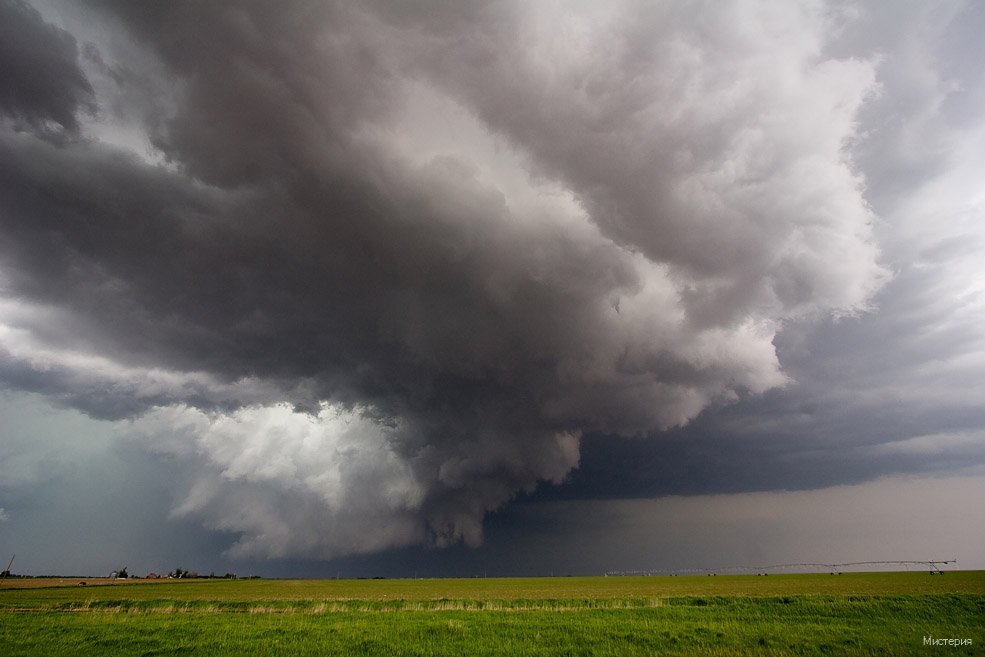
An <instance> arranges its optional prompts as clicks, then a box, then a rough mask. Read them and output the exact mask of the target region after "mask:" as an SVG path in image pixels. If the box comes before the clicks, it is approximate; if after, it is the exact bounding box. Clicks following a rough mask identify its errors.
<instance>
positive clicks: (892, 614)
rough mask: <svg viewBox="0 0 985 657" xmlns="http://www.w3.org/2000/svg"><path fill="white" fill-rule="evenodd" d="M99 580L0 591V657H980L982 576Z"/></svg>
mask: <svg viewBox="0 0 985 657" xmlns="http://www.w3.org/2000/svg"><path fill="white" fill-rule="evenodd" d="M99 583H100V582H97V581H90V583H89V585H87V586H85V587H81V586H78V585H77V584H78V580H66V581H65V582H64V583H63V585H61V586H59V585H58V584H59V582H58V581H53V580H8V581H7V582H4V584H3V587H2V588H0V655H4V656H6V655H11V656H12V655H46V656H52V655H655V654H668V655H873V654H878V655H923V654H941V653H943V654H948V655H971V654H985V651H983V648H982V646H983V644H985V572H981V571H968V572H963V571H954V572H949V573H947V574H946V575H943V576H931V575H929V574H928V573H926V572H920V573H915V572H912V573H846V574H844V575H840V576H832V575H828V574H823V575H771V576H769V577H757V576H755V575H752V576H750V575H739V576H719V577H608V578H530V579H459V580H355V581H352V580H343V581H334V580H238V581H229V580H191V581H162V582H139V583H115V582H114V583H105V584H106V585H102V586H97V585H96V584H99ZM44 584H49V586H43V585H44ZM925 636H930V637H933V638H934V639H959V640H964V639H970V641H971V644H970V645H968V644H965V645H925V644H924V637H925Z"/></svg>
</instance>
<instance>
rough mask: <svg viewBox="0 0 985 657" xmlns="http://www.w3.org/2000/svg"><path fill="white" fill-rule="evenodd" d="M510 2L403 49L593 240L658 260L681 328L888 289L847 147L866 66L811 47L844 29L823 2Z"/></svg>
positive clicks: (869, 74) (783, 313) (866, 87)
mask: <svg viewBox="0 0 985 657" xmlns="http://www.w3.org/2000/svg"><path fill="white" fill-rule="evenodd" d="M511 9H512V11H514V12H515V13H516V14H518V15H519V17H515V16H512V15H511V18H513V19H514V20H505V19H504V20H500V21H498V22H496V21H489V22H488V23H482V24H481V25H479V26H476V27H474V33H470V36H472V37H473V38H471V39H460V38H459V36H460V34H459V33H458V32H452V33H447V32H442V31H439V30H435V31H434V32H433V33H431V34H430V36H431V38H432V39H433V41H432V42H431V43H430V44H426V46H423V47H422V46H420V44H416V43H414V42H413V41H412V43H411V44H410V45H408V44H403V45H408V47H409V48H410V49H411V52H413V48H412V46H413V45H418V50H419V51H420V52H421V53H422V54H420V55H419V59H418V60H417V61H418V68H417V69H416V70H418V71H419V74H420V75H424V76H428V78H429V79H430V80H432V81H433V84H435V85H436V86H437V87H438V88H441V89H445V90H447V91H448V93H450V94H452V95H453V96H454V97H456V98H458V99H459V101H460V102H462V103H464V104H465V105H466V106H468V107H471V108H473V110H474V111H475V113H476V114H477V116H478V117H479V118H480V119H481V120H482V121H483V122H484V123H485V124H486V125H487V126H489V128H490V129H492V130H493V131H495V132H496V133H497V134H500V135H503V136H504V137H505V138H506V139H508V140H509V142H510V143H511V144H512V145H513V146H514V147H515V148H517V149H518V150H519V151H520V152H521V153H523V154H524V155H525V156H526V157H528V158H529V163H530V164H529V166H530V168H531V169H532V171H533V172H534V173H535V174H537V175H539V176H543V177H544V178H546V179H548V180H559V181H561V182H562V183H563V184H564V185H566V186H567V188H568V189H569V190H570V191H571V193H572V194H573V195H574V196H575V197H576V198H577V199H578V201H579V202H580V203H581V204H582V205H583V206H584V207H585V208H586V210H587V211H588V214H589V216H590V219H591V221H592V222H594V223H595V224H596V225H598V226H599V227H600V229H601V230H602V232H603V234H604V235H606V236H607V237H609V238H611V239H614V240H615V241H616V242H617V243H619V244H622V245H625V246H627V247H629V248H631V249H633V250H639V251H640V252H641V253H643V254H645V255H646V256H647V257H648V258H650V259H652V260H653V261H655V262H660V263H663V264H666V265H668V266H669V267H670V271H671V275H672V276H673V277H675V279H676V280H678V281H679V283H680V287H681V291H682V293H683V296H682V304H681V306H682V307H683V309H686V310H687V311H688V312H689V314H690V316H691V318H692V321H695V322H696V323H698V324H699V325H700V324H701V323H703V322H709V323H727V322H735V321H741V318H742V317H744V316H747V315H748V314H750V313H753V314H756V315H767V316H769V317H776V318H784V317H795V316H798V315H803V314H805V313H806V314H812V313H815V312H816V311H817V310H819V309H820V310H837V311H839V312H851V311H852V310H855V309H858V308H861V307H863V306H864V305H865V303H866V301H867V299H868V298H869V296H870V295H871V294H872V292H873V291H874V290H876V289H878V287H879V286H880V284H881V282H882V281H884V280H885V276H886V273H885V271H884V270H883V269H882V268H881V267H880V266H879V264H878V255H877V248H876V246H875V244H874V242H873V240H872V234H871V223H872V221H873V219H874V217H873V216H872V214H871V212H870V211H869V209H868V207H867V204H866V203H865V201H864V200H863V198H862V193H861V192H862V186H863V184H864V181H863V180H862V179H861V178H860V177H859V175H858V173H857V172H856V171H855V170H854V168H853V166H852V162H851V159H850V156H849V155H848V151H847V147H848V146H850V145H851V144H852V143H853V142H854V141H855V140H856V139H857V137H858V135H857V134H856V115H857V112H858V110H859V109H860V107H861V106H862V103H863V102H864V101H865V100H866V99H868V98H870V97H871V96H872V95H873V94H874V93H875V92H876V91H877V89H878V86H877V84H876V72H877V63H876V60H875V58H874V57H873V58H872V59H870V60H860V59H850V58H846V59H832V58H827V57H825V56H824V55H823V54H822V51H823V48H824V46H825V44H826V41H827V40H828V39H829V38H831V36H832V35H833V34H834V33H836V32H837V30H838V29H839V28H840V25H839V24H838V23H836V22H835V21H834V19H832V18H831V17H829V16H828V15H827V13H826V10H825V8H824V7H823V6H822V5H821V4H820V3H807V2H805V3H782V4H781V3H751V2H737V3H728V4H726V5H723V4H722V3H696V4H692V5H688V7H687V8H682V7H679V6H676V5H673V4H671V3H667V4H654V3H635V2H624V3H612V4H611V6H610V7H609V8H608V11H606V12H605V13H606V14H607V15H606V16H605V17H601V18H600V17H598V16H593V17H590V18H589V17H586V16H584V15H582V14H581V13H579V12H578V11H576V10H574V9H572V8H571V7H568V6H565V5H551V4H538V5H537V6H536V7H534V8H529V7H526V6H524V7H522V8H517V7H512V8H511ZM421 20H422V24H426V22H427V21H426V19H425V18H423V17H422V19H421ZM463 29H468V26H466V27H464V28H463ZM425 33H427V31H426V30H425ZM415 38H416V37H415ZM428 46H430V48H429V47H428ZM449 51H450V52H452V53H454V56H448V52H449Z"/></svg>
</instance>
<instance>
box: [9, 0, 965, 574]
mask: <svg viewBox="0 0 985 657" xmlns="http://www.w3.org/2000/svg"><path fill="white" fill-rule="evenodd" d="M40 9H41V10H42V11H41V12H39V11H38V10H36V9H34V8H32V7H29V6H27V5H25V4H23V3H21V2H16V1H10V0H7V1H5V2H3V3H0V11H2V14H3V20H0V24H2V25H4V28H3V30H4V31H5V33H6V32H9V33H10V34H16V35H20V36H19V37H18V38H17V39H9V40H8V39H0V43H3V46H2V50H0V67H2V68H0V74H2V75H3V78H4V80H5V82H4V85H3V92H2V94H3V95H2V96H0V112H2V114H3V118H2V119H0V187H2V193H0V381H2V383H3V385H4V386H5V387H7V388H10V389H12V390H19V391H28V392H33V393H38V394H40V395H42V396H43V397H44V398H46V399H48V400H49V401H50V402H51V403H54V404H56V405H60V406H63V407H68V408H74V409H78V410H80V411H82V412H84V413H86V414H88V415H90V416H91V417H93V418H98V419H104V420H111V421H113V422H115V423H116V424H115V427H116V433H117V440H118V441H119V442H120V443H121V444H125V445H127V446H129V447H128V448H136V449H139V450H143V451H144V452H146V453H147V454H149V455H152V456H153V457H154V458H159V459H161V460H162V462H166V463H170V464H171V465H170V466H169V467H171V468H174V469H175V470H176V471H180V472H181V473H182V478H181V480H182V482H183V485H182V490H180V491H176V493H175V494H176V498H175V500H174V505H173V510H172V513H173V514H174V515H175V516H181V517H187V518H194V519H196V520H197V521H200V522H201V523H203V524H204V525H205V526H207V527H209V528H212V529H216V530H221V531H224V532H230V533H232V534H233V535H234V536H236V537H237V540H236V542H235V544H234V545H233V546H232V547H231V548H230V553H231V554H232V555H234V556H239V557H249V558H252V557H278V558H281V557H292V558H293V557H302V558H306V557H317V558H331V557H338V556H343V555H351V554H359V553H367V552H377V551H381V550H386V549H390V548H396V547H405V546H411V545H419V544H426V545H438V546H445V545H450V544H454V543H458V542H464V543H466V544H468V545H478V544H480V543H481V541H482V527H483V519H484V517H485V516H486V514H488V513H489V512H491V511H493V510H496V509H499V508H501V507H502V506H503V505H504V504H506V503H507V502H509V501H510V500H512V499H514V498H515V497H516V496H517V495H518V494H520V493H528V494H529V493H533V492H534V491H535V490H537V488H538V486H539V485H540V484H541V483H542V482H551V483H554V484H562V483H563V482H565V480H566V478H568V477H569V476H570V474H571V473H572V471H573V470H574V469H575V468H576V467H577V466H578V465H579V460H580V456H581V441H582V440H583V438H584V437H585V436H591V437H592V438H591V440H592V445H593V450H598V451H599V452H600V453H605V451H606V449H607V448H606V445H610V444H611V445H613V446H614V447H613V449H612V451H611V454H613V455H618V454H624V453H625V451H624V449H623V448H622V447H619V446H620V445H624V444H626V443H625V441H627V440H630V439H631V440H634V441H642V442H636V443H633V444H640V445H651V446H653V447H652V449H654V450H656V451H657V452H659V451H660V447H659V446H660V445H661V444H663V445H667V444H673V441H674V440H676V438H675V436H679V435H681V432H687V431H688V430H689V426H690V423H691V422H692V421H693V420H694V419H695V418H696V417H698V416H699V414H701V413H702V412H703V411H705V412H706V415H705V416H702V417H705V418H708V419H706V420H705V421H704V425H701V426H705V427H707V426H714V427H715V431H708V432H706V433H705V434H704V435H702V434H701V433H700V432H692V433H690V434H687V435H688V436H689V439H688V440H689V442H688V445H691V444H692V442H693V443H694V444H695V445H697V447H696V449H699V450H700V449H712V450H713V451H714V450H716V449H718V448H717V447H715V446H716V445H718V444H719V443H720V441H721V436H720V435H719V434H718V433H717V432H718V430H721V429H722V428H723V427H726V428H727V427H730V426H731V427H732V430H731V435H740V436H741V435H744V433H743V432H744V431H746V433H748V431H747V430H748V427H749V426H751V424H753V423H755V422H756V421H757V420H756V419H755V418H756V409H757V406H756V405H757V404H765V405H767V406H768V404H769V401H770V400H773V399H777V398H778V396H779V398H782V397H783V395H789V396H791V397H795V398H799V397H798V395H801V394H802V393H803V391H804V388H803V387H802V382H803V380H804V377H805V376H807V377H808V379H809V381H808V383H810V379H812V378H813V380H814V381H815V383H817V382H818V381H820V380H821V379H819V378H817V377H813V375H812V374H811V372H814V371H815V370H814V369H813V368H814V367H815V365H814V364H813V361H811V360H810V359H801V358H799V357H798V352H797V348H796V344H797V343H796V336H798V335H814V333H812V331H815V330H816V327H818V326H821V327H825V326H835V327H837V326H841V325H843V324H844V323H851V322H856V323H857V322H861V321H865V320H864V318H865V317H866V316H868V315H870V314H872V313H873V312H876V311H877V306H876V305H874V303H873V302H874V300H883V302H885V303H887V304H891V303H892V302H893V300H894V299H895V298H897V296H898V297H899V298H901V299H904V300H911V299H912V298H913V297H912V295H911V292H912V290H913V289H915V288H914V287H913V286H912V285H911V282H912V283H913V285H920V284H921V283H920V281H922V282H923V283H924V284H927V285H929V284H930V280H931V279H928V278H920V281H915V279H911V278H908V277H910V276H911V274H910V273H909V272H907V271H901V269H900V267H899V266H897V264H898V262H897V261H894V258H902V257H903V256H902V255H901V254H902V253H903V252H902V250H901V247H899V246H898V244H897V243H896V242H894V241H893V240H891V239H889V237H887V234H888V233H887V234H884V233H883V232H880V231H881V230H882V229H881V228H880V221H885V220H886V219H887V217H895V216H897V215H898V214H899V212H900V209H899V207H896V206H891V205H890V204H889V201H888V200H884V199H889V198H891V197H892V198H898V197H896V196H892V195H891V194H890V193H889V192H888V191H887V190H888V189H889V187H888V184H889V183H888V182H886V181H888V180H889V179H890V178H891V177H892V175H894V172H895V171H897V170H898V167H899V166H903V165H902V164H900V163H899V162H897V163H896V164H893V163H892V162H889V161H888V160H887V159H886V158H885V157H876V156H874V155H873V154H872V153H873V152H874V150H875V151H879V152H885V151H887V149H888V148H889V146H888V144H898V143H899V140H898V139H896V138H895V137H893V135H889V136H887V135H886V133H885V132H883V133H879V134H878V135H876V136H875V137H872V136H871V135H870V134H868V133H867V132H866V131H865V130H863V128H862V127H861V125H862V123H861V122H862V121H864V120H865V117H866V116H867V114H866V112H869V111H871V110H870V108H872V107H873V106H878V104H879V103H881V102H886V101H884V100H883V99H885V98H886V94H887V93H889V92H892V91H893V90H894V89H895V87H893V84H892V80H891V79H887V80H884V79H882V78H880V75H881V74H883V73H884V72H885V71H890V72H891V71H893V70H895V69H893V68H892V66H894V65H895V64H887V63H886V61H887V60H886V56H885V54H884V53H883V52H880V50H879V49H878V48H875V47H870V48H866V47H860V46H859V45H858V43H856V42H855V41H853V38H854V36H853V32H852V30H853V29H856V28H855V27H854V26H855V25H858V24H860V23H861V24H864V21H865V20H871V18H867V17H866V16H865V15H863V16H862V17H861V18H860V16H859V15H858V12H855V11H852V10H851V8H850V7H843V6H841V5H838V6H837V7H832V6H829V5H827V4H824V3H819V2H797V3H748V2H735V3H724V4H723V3H688V4H683V5H682V4H678V3H648V2H619V3H606V4H604V5H602V4H599V5H597V6H596V5H588V6H585V7H574V6H566V5H559V4H558V5H555V4H542V3H536V4H531V3H513V2H495V3H483V4H481V5H480V4H473V3H461V4H458V3H453V4H450V5H445V4H443V3H410V4H399V5H396V6H392V5H390V3H366V4H358V5H353V4H351V3H307V2H286V3H278V4H276V5H274V4H272V3H268V2H236V3H232V2H210V3H197V2H173V3H158V4H150V3H132V2H94V3H92V4H91V5H86V6H85V8H79V7H68V6H65V5H59V4H44V5H41V6H40ZM8 79H9V80H11V83H10V84H8V83H7V82H6V80H8ZM928 84H929V83H928ZM880 140H883V141H880ZM860 144H865V145H866V146H865V148H869V149H870V150H865V149H864V148H863V147H862V146H860ZM880 144H881V145H880ZM873 149H874V150H873ZM880 149H881V150H880ZM900 157H902V156H900ZM942 157H943V156H942ZM877 163H878V164H879V165H880V166H882V167H883V168H882V169H880V168H879V167H878V166H877ZM894 167H895V168H894ZM914 175H916V174H914ZM873 190H874V191H873ZM915 203H916V201H915V200H914V201H911V202H910V205H909V206H907V207H909V208H912V207H914V204H915ZM877 211H878V212H879V213H880V214H877ZM894 213H896V214H894ZM904 242H905V243H912V242H909V241H906V240H904ZM887 245H888V248H889V251H888V252H886V246H887ZM941 248H945V245H942V247H941ZM955 248H957V246H956V245H955ZM894 273H895V274H896V275H897V276H898V277H900V278H899V280H901V281H902V282H899V280H894V281H893V283H891V284H889V287H887V283H888V282H889V281H890V280H891V279H892V277H893V275H894ZM893 286H895V287H893ZM880 291H882V292H880ZM896 291H905V294H904V293H903V292H899V294H898V295H897V296H894V295H896ZM880 294H882V295H883V296H877V295H880ZM926 294H928V295H932V294H933V292H932V290H930V289H927V290H926ZM938 316H940V315H938ZM898 317H899V315H898V314H894V315H892V318H898ZM892 318H891V319H887V320H886V322H887V325H888V324H889V323H891V322H894V321H896V320H895V319H892ZM871 326H873V328H872V331H873V332H875V333H878V330H879V326H880V325H878V324H874V325H871ZM832 330H837V329H832ZM872 339H873V340H878V336H877V335H876V336H873V337H872ZM868 340H869V338H865V340H864V342H865V343H866V344H868ZM820 344H826V343H825V342H823V341H822V343H820ZM860 349H861V347H860ZM791 368H793V370H794V371H795V372H796V376H791ZM863 374H864V373H860V374H859V375H858V377H854V378H853V381H855V383H854V384H853V385H856V386H857V387H858V388H859V389H862V388H866V389H868V390H869V394H872V395H876V394H879V389H878V386H871V385H869V386H866V385H863V384H862V383H861V379H860V378H859V377H861V376H862V375H863ZM822 378H823V377H822ZM795 382H796V385H795V387H794V392H784V390H790V386H792V385H794V384H795ZM770 391H772V392H770ZM764 394H765V395H766V397H765V398H764V397H762V396H763V395H764ZM764 399H765V401H763V400H764ZM750 405H751V406H750ZM830 407H831V408H836V407H837V405H836V404H835V403H834V402H831V404H830ZM736 408H738V409H746V410H748V409H752V410H751V411H750V412H749V413H748V414H746V415H742V417H743V418H744V419H743V420H742V422H739V425H741V426H740V427H739V428H736V427H735V426H733V425H734V422H733V420H730V419H729V417H728V413H729V410H728V409H736ZM760 408H761V406H760ZM709 409H711V411H712V413H713V414H712V415H711V416H710V417H709V416H708V415H707V412H708V410H709ZM743 412H744V411H743ZM833 412H834V411H833ZM715 413H718V414H721V413H724V414H725V415H716V414H715ZM723 417H724V418H725V419H721V418H723ZM743 422H744V424H743ZM742 427H745V429H742ZM785 427H786V429H785V431H788V432H789V431H795V424H788V425H785ZM931 429H934V428H933V427H931ZM938 429H939V428H938ZM934 430H937V429H934ZM780 434H782V435H787V434H783V432H780ZM757 435H758V434H757ZM912 437H913V436H902V437H901V436H898V435H897V436H895V437H894V438H895V439H897V440H899V439H910V438H912ZM691 438H693V441H691ZM774 438H775V437H774ZM887 440H888V439H887ZM661 441H663V442H661ZM594 445H598V447H594ZM688 449H690V447H688ZM725 451H727V450H725ZM723 453H724V452H723ZM593 462H598V460H597V459H596V460H593ZM723 462H724V460H723ZM867 462H870V461H867ZM617 463H618V459H617ZM586 467H587V468H588V469H587V472H588V476H589V479H588V480H586V481H590V482H591V483H586V484H583V485H581V486H580V487H579V486H577V485H576V486H575V487H574V488H573V489H572V490H577V491H581V492H580V493H579V494H584V495H587V496H603V497H604V496H606V493H605V492H604V491H602V490H600V486H601V484H600V483H599V481H601V480H599V479H591V472H592V470H591V466H590V465H586ZM615 467H617V468H619V467H623V466H622V465H617V466H615ZM881 467H882V466H873V468H872V469H871V470H868V471H865V473H864V474H860V475H859V476H858V479H859V480H865V479H866V478H867V477H868V476H875V475H878V474H879V473H880V471H881V470H880V468H881ZM641 476H643V477H644V479H645V480H646V482H647V483H645V484H642V485H641V489H640V490H642V491H648V492H650V493H653V492H658V491H662V492H671V493H673V492H682V490H681V489H682V488H685V487H686V486H685V484H679V485H678V484H668V485H667V488H660V485H659V482H656V483H655V480H654V478H653V473H652V472H651V473H645V472H644V473H641ZM629 479H630V480H632V477H630V478H629ZM668 481H674V480H673V479H670V480H668ZM817 483H818V485H824V484H830V483H836V482H834V481H832V479H831V478H830V477H829V478H827V479H826V478H825V477H824V476H821V477H819V480H818V482H817ZM576 484H577V481H576ZM777 486H779V487H784V486H785V485H784V484H783V483H782V482H778V483H777ZM709 487H710V488H712V489H717V490H722V489H724V488H726V487H725V486H722V485H716V484H709ZM740 488H741V487H740ZM612 490H613V491H615V490H618V487H616V488H613V489H612ZM698 492H709V491H708V490H706V489H701V490H699V491H698ZM711 492H715V491H711ZM611 494H614V493H612V492H610V493H609V495H611Z"/></svg>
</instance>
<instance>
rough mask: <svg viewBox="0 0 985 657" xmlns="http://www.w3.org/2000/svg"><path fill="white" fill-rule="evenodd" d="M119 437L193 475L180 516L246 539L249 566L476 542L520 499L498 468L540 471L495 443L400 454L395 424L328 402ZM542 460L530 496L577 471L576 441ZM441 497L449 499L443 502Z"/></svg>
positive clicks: (137, 428) (152, 422)
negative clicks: (490, 514)
mask: <svg viewBox="0 0 985 657" xmlns="http://www.w3.org/2000/svg"><path fill="white" fill-rule="evenodd" d="M118 430H119V432H120V435H121V437H122V439H123V440H125V441H126V442H135V443H137V444H139V445H140V446H142V447H143V448H145V449H148V450H151V451H153V452H156V453H159V454H162V455H166V456H168V457H172V458H174V459H175V460H176V462H177V464H178V465H179V467H181V468H182V469H184V470H186V471H187V472H189V473H191V474H192V484H191V486H190V489H189V490H188V491H186V492H184V493H182V499H180V500H179V503H178V505H177V506H176V507H175V509H174V513H175V514H176V515H178V516H184V515H194V516H197V517H201V518H203V519H204V520H205V522H206V523H207V525H208V526H210V527H212V528H215V529H221V530H225V531H230V532H236V533H239V534H241V538H240V540H239V541H237V543H236V544H235V545H234V546H233V547H232V548H231V550H230V553H231V554H232V555H234V556H244V557H245V556H248V557H284V556H298V555H301V556H308V557H319V558H329V557H334V556H339V555H343V554H351V553H362V552H371V551H379V550H383V549H387V548H393V547H402V546H406V545H410V544H415V543H421V542H424V541H427V540H431V541H434V542H436V543H438V544H445V543H447V541H449V540H465V541H467V542H469V543H471V544H477V543H478V542H480V541H481V531H482V530H481V518H482V516H483V515H484V514H485V512H487V511H489V510H491V509H492V508H495V507H497V506H499V505H500V504H502V503H503V502H505V501H507V500H508V499H509V498H510V497H512V496H513V494H514V493H515V489H514V488H513V485H512V484H510V485H507V486H496V485H495V484H496V481H495V479H494V478H492V477H490V472H489V469H490V467H507V468H512V469H515V470H522V469H524V468H526V469H530V468H531V467H536V466H531V465H530V464H529V463H526V462H527V461H529V457H530V455H529V454H524V453H522V452H521V453H516V454H507V453H504V452H503V450H502V448H501V447H500V446H498V445H496V444H495V443H482V442H476V443H472V444H470V447H471V448H472V449H471V450H468V451H467V452H462V453H459V454H455V455H451V456H449V455H448V454H445V455H444V459H443V460H441V461H437V462H432V459H430V458H429V457H430V454H429V453H428V450H425V451H424V452H422V453H418V454H416V455H412V456H411V455H408V454H406V453H401V450H402V446H401V444H400V441H399V434H400V431H401V428H400V427H399V426H391V425H388V424H383V423H381V422H380V421H378V420H376V419H373V418H372V417H371V416H370V415H369V413H368V411H367V409H358V408H357V409H353V410H344V409H342V408H339V407H336V406H331V405H329V404H326V403H323V404H322V405H321V408H320V409H319V411H318V413H317V414H309V413H302V412H297V411H295V410H294V409H292V408H291V406H290V405H288V404H275V405H270V406H248V407H244V408H241V409H239V410H237V411H235V412H232V413H212V414H207V413H204V412H202V411H200V410H197V409H194V408H190V407H188V406H168V407H158V408H155V409H152V410H151V411H149V412H147V413H146V414H144V415H142V416H140V417H138V418H136V419H133V420H126V421H123V422H121V423H120V424H119V426H118ZM550 451H553V452H555V453H550ZM493 452H495V453H493ZM539 455H540V456H542V457H544V458H543V465H542V467H541V469H540V470H532V471H530V472H529V473H528V479H527V480H526V481H525V482H522V487H525V488H527V489H532V487H533V486H534V485H535V484H536V482H537V481H538V480H540V479H549V480H554V481H560V480H561V479H562V478H563V477H564V475H565V474H566V473H567V472H568V471H569V470H570V469H571V467H573V466H574V465H576V464H577V458H578V451H577V440H576V439H574V438H572V437H570V436H557V437H556V439H555V440H553V441H550V442H549V443H547V445H546V447H543V448H541V451H540V452H539ZM511 459H512V460H514V461H518V463H512V464H511V463H509V461H510V460H511ZM491 464H492V466H491ZM431 470H434V472H432V471H431ZM486 479H488V480H489V481H487V482H486V484H485V485H483V481H484V480H486ZM477 487H478V488H480V490H478V491H477V490H476V488H477ZM441 495H445V496H446V497H447V498H448V499H446V500H443V501H440V504H435V498H437V497H440V496H441ZM458 498H461V499H458ZM476 499H478V500H479V501H480V506H479V507H478V508H474V505H475V500H476Z"/></svg>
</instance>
